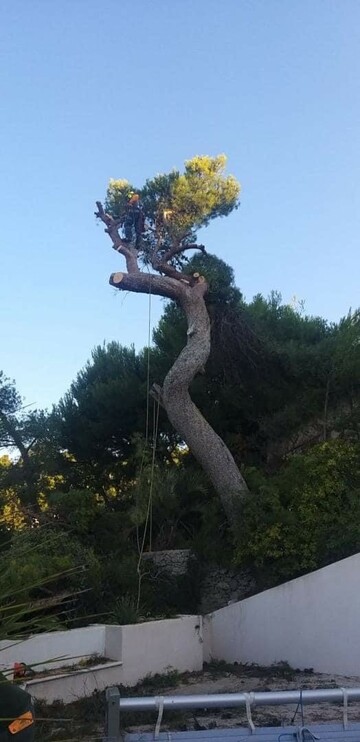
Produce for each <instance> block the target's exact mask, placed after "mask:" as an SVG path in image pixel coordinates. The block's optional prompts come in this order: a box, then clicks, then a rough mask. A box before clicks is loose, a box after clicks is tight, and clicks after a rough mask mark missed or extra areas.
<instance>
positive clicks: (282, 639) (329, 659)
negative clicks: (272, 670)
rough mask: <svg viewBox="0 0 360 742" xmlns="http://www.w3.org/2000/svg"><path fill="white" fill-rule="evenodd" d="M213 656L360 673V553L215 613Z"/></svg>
mask: <svg viewBox="0 0 360 742" xmlns="http://www.w3.org/2000/svg"><path fill="white" fill-rule="evenodd" d="M210 657H212V658H214V659H221V660H226V661H228V662H235V661H237V662H255V663H258V664H262V665H271V664H272V663H274V662H281V661H286V662H288V663H289V664H290V665H291V666H292V667H298V668H301V669H304V668H306V667H313V668H314V670H316V671H318V672H329V673H340V674H343V675H347V674H349V675H360V554H356V555H355V556H352V557H349V558H348V559H343V560H341V561H339V562H336V563H335V564H331V565H330V566H328V567H324V568H323V569H320V570H317V571H316V572H312V573H310V574H307V575H305V576H304V577H299V578H298V579H296V580H292V581H291V582H287V583H285V584H284V585H280V586H279V587H276V588H273V589H272V590H266V591H265V592H263V593H260V594H258V595H254V596H253V597H251V598H247V599H246V600H242V601H240V602H239V603H234V604H233V605H229V606H226V607H225V608H222V609H220V610H218V611H215V612H214V613H212V614H210V615H209V616H208V617H207V618H206V619H205V621H204V659H205V660H208V659H209V658H210Z"/></svg>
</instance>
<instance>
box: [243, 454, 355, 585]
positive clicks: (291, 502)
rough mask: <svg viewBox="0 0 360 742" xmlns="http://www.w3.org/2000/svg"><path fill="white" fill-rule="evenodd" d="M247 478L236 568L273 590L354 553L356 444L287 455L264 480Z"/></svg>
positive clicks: (251, 475) (255, 476)
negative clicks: (247, 567)
mask: <svg viewBox="0 0 360 742" xmlns="http://www.w3.org/2000/svg"><path fill="white" fill-rule="evenodd" d="M247 479H248V481H249V484H250V489H251V490H252V492H253V496H252V497H251V498H249V500H248V502H247V503H246V504H245V506H244V509H243V517H242V523H241V526H240V527H239V532H238V540H237V547H236V563H237V564H238V565H242V566H244V565H251V566H253V567H255V569H256V570H257V573H258V575H259V577H260V580H261V581H262V583H263V584H264V585H266V586H267V585H274V584H277V583H279V582H281V581H284V580H287V579H291V578H292V577H296V576H297V575H300V574H303V573H305V572H308V571H310V570H314V569H317V568H319V567H322V566H324V565H326V564H329V563H330V562H333V561H336V560H337V559H341V558H343V557H346V556H349V555H351V554H353V553H355V552H356V551H358V550H359V549H360V445H359V444H357V443H349V442H345V441H340V440H335V441H331V442H328V443H322V444H319V445H317V446H314V447H313V448H312V449H311V450H310V451H309V452H308V453H304V454H302V455H297V456H293V457H292V458H290V459H289V460H288V462H287V463H286V465H285V466H284V467H283V469H282V470H281V471H280V472H279V473H278V474H277V475H276V476H274V477H272V478H271V479H267V480H265V479H264V477H263V476H262V475H261V474H259V473H258V472H256V471H252V472H249V473H248V476H247Z"/></svg>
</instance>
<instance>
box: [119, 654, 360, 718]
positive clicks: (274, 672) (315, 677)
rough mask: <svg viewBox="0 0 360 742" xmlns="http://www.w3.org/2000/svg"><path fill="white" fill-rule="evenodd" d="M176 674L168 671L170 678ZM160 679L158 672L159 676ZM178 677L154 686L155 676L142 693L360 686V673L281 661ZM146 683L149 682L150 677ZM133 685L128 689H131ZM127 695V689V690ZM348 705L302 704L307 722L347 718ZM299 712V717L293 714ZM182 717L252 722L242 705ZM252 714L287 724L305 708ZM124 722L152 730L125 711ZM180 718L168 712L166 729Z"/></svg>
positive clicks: (355, 712)
mask: <svg viewBox="0 0 360 742" xmlns="http://www.w3.org/2000/svg"><path fill="white" fill-rule="evenodd" d="M170 678H171V675H170V677H169V680H170ZM154 681H155V678H154ZM174 681H175V682H173V683H171V682H169V684H168V685H166V684H165V683H164V687H162V688H156V689H155V690H152V691H151V688H150V682H149V689H148V692H144V690H143V689H141V694H142V695H172V694H179V695H187V694H198V693H199V694H202V693H240V692H251V691H270V690H294V689H295V690H296V689H301V688H302V689H304V690H305V689H307V690H310V689H314V688H336V687H340V688H341V687H345V688H346V687H348V688H349V687H360V677H343V676H340V675H325V674H318V673H313V672H312V671H309V672H300V671H298V672H297V671H294V670H292V669H291V668H289V667H287V666H284V665H279V666H275V667H273V668H260V667H254V666H241V665H225V663H214V664H212V665H209V666H208V668H206V669H205V670H204V672H202V673H192V674H188V675H187V674H185V675H183V676H181V675H180V676H178V677H175V679H174ZM145 685H146V683H145ZM128 690H129V689H127V691H128ZM126 695H128V692H127V693H126ZM134 695H135V692H134ZM342 714H343V710H342V705H339V704H317V705H313V706H305V707H304V709H303V715H304V723H305V724H306V725H307V724H312V723H331V722H332V723H336V722H342V718H343V716H342ZM294 716H295V719H294ZM182 717H183V718H182V719H181V720H180V719H179V722H180V724H181V726H182V728H186V729H211V728H215V727H219V728H220V727H222V728H225V727H235V726H247V721H246V713H245V711H244V710H239V709H223V710H222V709H216V710H212V711H211V712H203V711H201V710H197V711H195V713H194V712H188V713H183V714H182ZM252 717H253V721H254V723H255V725H257V726H282V725H287V724H291V723H295V724H298V723H299V724H300V723H301V710H300V709H298V710H296V707H295V706H275V707H262V708H261V707H258V708H254V709H253V711H252ZM122 718H123V723H124V726H125V727H126V729H127V730H128V731H144V732H145V731H151V730H152V729H153V727H154V724H155V721H156V719H154V723H153V725H149V724H146V723H145V724H141V723H140V724H136V723H135V724H134V723H133V720H132V719H131V723H130V724H129V723H127V720H126V714H125V713H124V714H123V717H122ZM348 718H349V721H360V702H359V703H349V709H348ZM175 722H176V719H175V718H174V720H171V719H170V720H169V722H168V721H167V715H166V713H165V714H164V717H163V724H162V729H163V730H164V731H166V730H167V729H173V728H174V726H176V724H175Z"/></svg>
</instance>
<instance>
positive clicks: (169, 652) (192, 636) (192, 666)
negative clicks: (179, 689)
mask: <svg viewBox="0 0 360 742" xmlns="http://www.w3.org/2000/svg"><path fill="white" fill-rule="evenodd" d="M121 659H122V664H123V667H122V670H123V684H124V685H134V684H135V683H137V682H138V680H141V679H142V678H144V677H145V676H146V675H149V674H152V675H154V674H155V673H164V672H166V671H167V670H169V669H170V668H172V669H175V670H178V671H179V672H185V671H186V670H190V671H195V670H201V669H202V665H203V638H202V618H201V616H181V618H173V619H167V620H164V621H149V622H148V623H144V624H133V625H129V626H122V657H121Z"/></svg>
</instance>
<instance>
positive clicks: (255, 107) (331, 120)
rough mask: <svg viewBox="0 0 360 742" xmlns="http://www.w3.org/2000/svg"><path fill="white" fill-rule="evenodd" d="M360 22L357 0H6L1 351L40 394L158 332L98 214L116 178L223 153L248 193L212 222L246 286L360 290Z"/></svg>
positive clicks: (45, 400)
mask: <svg viewBox="0 0 360 742" xmlns="http://www.w3.org/2000/svg"><path fill="white" fill-rule="evenodd" d="M359 40H360V3H359V1H358V0H291V1H290V0H153V1H152V2H150V0H137V2H133V3H131V2H124V1H123V0H102V2H99V1H98V0H96V1H95V0H59V1H58V2H49V0H3V1H2V4H1V11H0V54H1V75H0V95H1V109H2V113H1V118H0V134H1V136H0V172H1V178H0V208H1V212H2V213H1V233H0V239H1V264H0V265H1V268H0V271H1V273H0V333H1V359H0V368H2V369H3V370H4V372H5V373H6V374H7V375H8V376H10V377H11V378H15V379H16V382H17V386H18V389H19V391H20V392H21V393H22V394H23V395H24V396H25V399H26V402H27V403H35V405H36V406H38V407H42V406H51V404H52V403H54V402H57V401H58V399H59V398H60V396H61V395H62V394H63V393H64V392H65V391H66V389H67V388H68V387H69V385H70V383H71V381H72V379H73V378H74V377H75V375H76V373H77V371H78V370H80V368H81V367H82V366H83V365H84V363H85V362H86V360H87V359H88V358H89V356H90V352H91V349H92V348H93V347H94V346H95V345H97V344H99V343H102V342H103V341H110V340H113V339H115V340H118V341H119V342H121V343H123V344H124V345H128V344H130V343H132V342H133V343H135V345H136V347H138V348H140V347H142V346H143V345H144V344H145V343H146V338H147V299H146V297H138V296H131V295H127V296H124V295H122V294H121V293H120V292H116V291H114V290H113V289H112V288H110V287H109V285H108V277H109V274H110V273H111V272H112V271H114V270H121V258H120V257H119V256H118V255H116V254H115V253H114V252H113V251H112V250H111V247H110V241H109V240H108V238H107V236H106V235H104V233H103V230H102V227H101V226H100V225H97V224H96V221H95V218H94V216H93V212H94V208H95V207H94V202H95V200H97V199H99V198H100V199H101V198H102V197H103V196H104V194H105V190H106V185H107V182H108V179H109V178H110V177H115V178H116V177H126V178H128V179H129V180H131V181H132V182H134V183H135V184H139V185H141V184H142V183H143V181H144V180H145V178H147V177H151V176H152V175H154V174H156V173H157V172H165V171H168V170H170V169H171V168H172V167H181V166H182V164H183V162H184V160H185V159H187V158H190V157H192V156H193V155H195V154H211V155H215V154H218V153H220V152H225V153H226V154H227V155H228V157H229V171H230V172H233V173H234V174H235V175H236V176H237V177H238V178H239V180H240V181H241V183H242V197H241V202H242V203H241V208H240V210H239V211H237V212H236V213H235V214H233V215H231V216H230V217H229V218H228V219H226V220H220V221H219V222H218V223H214V224H213V225H212V226H211V227H210V228H208V230H206V232H204V234H202V235H201V240H202V241H203V242H205V244H206V245H207V248H208V250H209V251H210V252H215V253H217V254H218V255H219V256H220V257H222V258H223V259H225V260H226V261H227V262H228V263H230V264H231V265H232V266H233V267H234V269H235V275H236V282H237V285H238V286H239V287H240V288H241V289H242V291H243V292H244V294H245V295H246V297H247V298H248V299H250V298H251V297H252V296H253V295H254V294H256V293H258V292H261V293H263V294H264V295H267V294H269V292H270V291H271V290H272V289H276V290H279V291H281V293H282V295H283V298H284V301H286V302H288V301H291V299H292V297H293V296H294V295H295V296H297V297H298V298H299V299H303V300H304V301H305V307H306V311H307V313H309V314H319V315H322V316H324V317H326V318H328V319H330V320H334V321H336V320H338V319H339V318H340V317H341V316H342V315H344V314H346V313H347V311H348V309H349V307H350V306H351V307H353V308H354V307H356V306H358V305H359V304H360V301H359V293H360V292H359V283H360V281H359V275H360V259H359V255H360V250H359V234H360V229H359V227H360V224H359V221H360V207H359V200H360V199H359V196H360V186H359V172H360V168H359V166H360V146H359V145H360V133H359V132H360V128H359V123H360V121H359V119H360V116H359V114H360V98H359V80H360V75H359V72H360V70H359V67H360V64H359V51H360V44H359ZM161 308H162V305H161V301H160V300H159V301H155V302H154V303H153V311H152V321H153V323H156V320H157V318H158V317H159V316H160V313H161Z"/></svg>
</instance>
